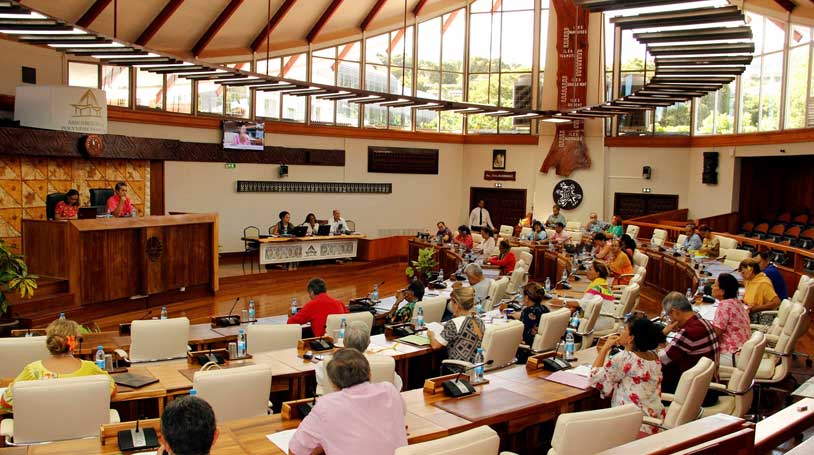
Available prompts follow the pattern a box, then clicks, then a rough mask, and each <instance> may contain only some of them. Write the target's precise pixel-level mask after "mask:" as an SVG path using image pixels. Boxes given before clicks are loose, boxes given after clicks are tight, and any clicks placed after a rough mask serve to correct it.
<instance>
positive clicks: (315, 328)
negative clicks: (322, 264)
mask: <svg viewBox="0 0 814 455" xmlns="http://www.w3.org/2000/svg"><path fill="white" fill-rule="evenodd" d="M306 289H307V290H308V297H309V298H310V299H311V300H310V301H309V302H308V303H306V304H305V306H304V307H302V308H301V309H300V310H299V311H297V314H294V315H292V314H290V313H289V315H288V324H305V323H307V322H310V323H311V331H312V332H314V336H315V337H321V336H324V335H325V321H327V320H328V316H330V315H332V314H345V313H347V312H348V307H346V306H345V304H344V303H342V302H341V301H339V300H336V299H334V298H332V297H330V296H329V295H328V287H327V286H326V285H325V281H323V280H322V278H311V279H310V280H309V281H308V286H307V287H306Z"/></svg>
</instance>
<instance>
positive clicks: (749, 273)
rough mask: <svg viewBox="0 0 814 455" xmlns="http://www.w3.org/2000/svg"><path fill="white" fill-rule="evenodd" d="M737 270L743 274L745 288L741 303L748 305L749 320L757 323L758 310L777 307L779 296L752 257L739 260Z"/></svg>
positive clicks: (758, 321)
mask: <svg viewBox="0 0 814 455" xmlns="http://www.w3.org/2000/svg"><path fill="white" fill-rule="evenodd" d="M738 271H739V272H740V273H741V275H742V276H743V285H744V287H745V288H746V293H745V294H744V296H743V303H745V304H746V306H747V307H749V318H750V320H751V321H752V322H753V323H755V324H758V323H760V320H759V319H760V312H761V311H768V310H774V309H775V308H777V307H779V306H780V297H778V296H777V293H776V292H775V291H774V285H773V284H772V280H770V279H769V277H767V276H766V274H765V273H762V272H761V271H760V264H759V263H758V262H757V261H755V260H754V259H744V260H743V261H741V263H740V266H739V267H738ZM769 323H771V322H769Z"/></svg>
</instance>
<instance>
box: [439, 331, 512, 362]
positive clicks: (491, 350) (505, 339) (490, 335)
mask: <svg viewBox="0 0 814 455" xmlns="http://www.w3.org/2000/svg"><path fill="white" fill-rule="evenodd" d="M522 341H523V323H522V322H520V321H509V322H507V323H505V324H490V325H487V326H486V331H485V332H484V334H483V341H482V342H481V347H482V348H483V360H484V361H485V362H488V361H490V360H492V361H493V362H494V363H492V365H490V366H489V367H488V369H490V370H495V369H498V368H503V367H505V366H508V365H511V364H513V363H514V361H515V357H514V355H515V353H516V352H517V348H518V346H520V343H521V342H522ZM441 364H442V365H458V366H461V367H464V368H471V367H472V366H473V364H472V363H470V362H467V361H464V360H450V359H447V360H443V361H442V362H441Z"/></svg>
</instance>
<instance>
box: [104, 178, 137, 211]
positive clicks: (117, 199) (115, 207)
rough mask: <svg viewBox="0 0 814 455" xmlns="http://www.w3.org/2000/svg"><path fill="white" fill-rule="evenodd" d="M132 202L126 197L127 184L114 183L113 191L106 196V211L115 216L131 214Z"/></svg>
mask: <svg viewBox="0 0 814 455" xmlns="http://www.w3.org/2000/svg"><path fill="white" fill-rule="evenodd" d="M133 210H135V209H133V203H132V202H130V198H129V197H127V184H126V183H124V182H119V183H117V184H116V188H115V193H114V194H113V196H110V197H109V198H107V213H109V214H111V215H112V216H115V217H117V218H121V217H125V216H133Z"/></svg>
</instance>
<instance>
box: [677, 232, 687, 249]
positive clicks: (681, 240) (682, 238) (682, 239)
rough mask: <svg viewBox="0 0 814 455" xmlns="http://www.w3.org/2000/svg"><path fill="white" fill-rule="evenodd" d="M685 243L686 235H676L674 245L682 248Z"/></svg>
mask: <svg viewBox="0 0 814 455" xmlns="http://www.w3.org/2000/svg"><path fill="white" fill-rule="evenodd" d="M686 242H687V234H678V237H677V238H676V245H678V246H683V245H684V243H686Z"/></svg>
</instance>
